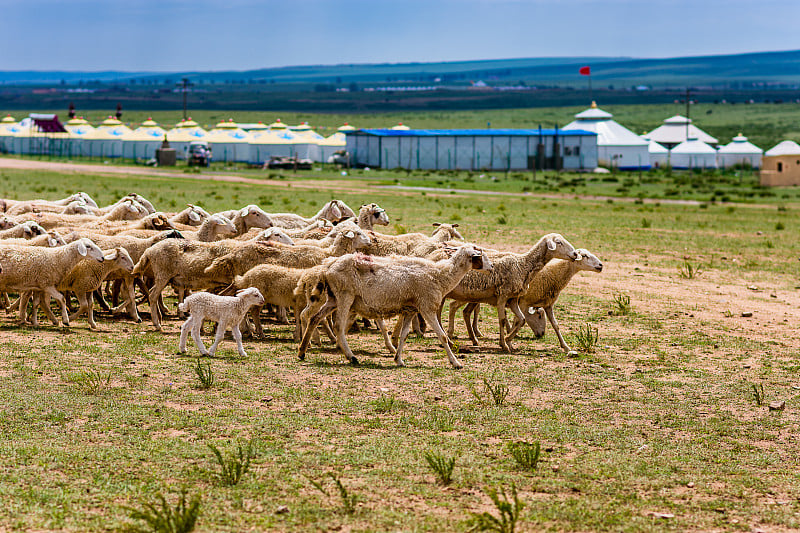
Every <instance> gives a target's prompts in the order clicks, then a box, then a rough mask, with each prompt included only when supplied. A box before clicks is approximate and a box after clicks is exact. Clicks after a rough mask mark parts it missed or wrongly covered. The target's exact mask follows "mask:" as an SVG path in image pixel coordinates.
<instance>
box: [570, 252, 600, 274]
mask: <svg viewBox="0 0 800 533" xmlns="http://www.w3.org/2000/svg"><path fill="white" fill-rule="evenodd" d="M575 251H576V252H577V253H578V258H577V259H576V260H575V263H576V265H577V266H578V270H591V271H593V272H602V271H603V262H602V261H600V259H599V258H598V257H597V256H596V255H594V254H593V253H592V252H590V251H589V250H587V249H586V248H578V249H577V250H575Z"/></svg>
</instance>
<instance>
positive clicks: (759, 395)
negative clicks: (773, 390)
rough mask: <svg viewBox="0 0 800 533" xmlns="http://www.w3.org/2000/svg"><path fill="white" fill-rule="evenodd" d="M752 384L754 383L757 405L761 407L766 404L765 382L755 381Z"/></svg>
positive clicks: (754, 396)
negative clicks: (756, 382) (757, 382)
mask: <svg viewBox="0 0 800 533" xmlns="http://www.w3.org/2000/svg"><path fill="white" fill-rule="evenodd" d="M752 385H753V399H754V400H755V401H756V405H758V406H759V407H760V406H762V405H764V398H765V394H764V384H763V383H759V384H758V385H756V384H755V383H753V384H752Z"/></svg>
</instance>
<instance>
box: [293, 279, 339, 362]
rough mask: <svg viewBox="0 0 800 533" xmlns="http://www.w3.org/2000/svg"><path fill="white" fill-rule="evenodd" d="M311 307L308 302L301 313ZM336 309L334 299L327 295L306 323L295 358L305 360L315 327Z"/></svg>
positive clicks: (331, 295)
mask: <svg viewBox="0 0 800 533" xmlns="http://www.w3.org/2000/svg"><path fill="white" fill-rule="evenodd" d="M310 306H311V302H310V301H309V303H308V306H306V308H305V309H304V310H303V313H305V312H306V311H308V309H309V307H310ZM334 309H336V299H335V298H334V297H333V294H328V299H327V300H326V301H325V303H324V304H323V305H322V307H320V308H319V310H318V311H317V312H316V313H314V315H312V316H311V318H310V319H309V322H308V326H307V327H306V328H305V331H304V332H303V340H301V341H300V347H299V348H298V354H297V356H298V357H299V358H300V360H303V359H305V358H306V350H307V349H308V343H309V341H310V340H311V334H312V333H313V332H314V331H315V330H316V328H317V325H318V324H319V323H320V322H321V321H322V320H323V319H324V318H325V317H326V316H328V315H329V314H331V313H332V312H333V310H334Z"/></svg>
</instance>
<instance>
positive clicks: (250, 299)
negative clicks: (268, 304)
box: [236, 287, 264, 306]
mask: <svg viewBox="0 0 800 533" xmlns="http://www.w3.org/2000/svg"><path fill="white" fill-rule="evenodd" d="M236 297H237V298H241V299H242V300H243V301H244V302H246V303H249V304H250V305H251V306H253V305H264V296H262V295H261V291H260V290H258V289H257V288H255V287H248V288H246V289H242V290H240V291H237V292H236Z"/></svg>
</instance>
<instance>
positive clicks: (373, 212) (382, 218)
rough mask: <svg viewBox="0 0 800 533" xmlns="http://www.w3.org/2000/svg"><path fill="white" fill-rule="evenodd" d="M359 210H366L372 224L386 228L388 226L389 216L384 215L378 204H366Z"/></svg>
mask: <svg viewBox="0 0 800 533" xmlns="http://www.w3.org/2000/svg"><path fill="white" fill-rule="evenodd" d="M361 210H362V211H364V210H366V211H367V213H369V216H370V218H371V219H372V223H373V224H380V225H381V226H388V225H389V215H387V214H386V210H385V209H383V208H382V207H381V206H379V205H378V204H374V203H373V204H367V205H362V206H361Z"/></svg>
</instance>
